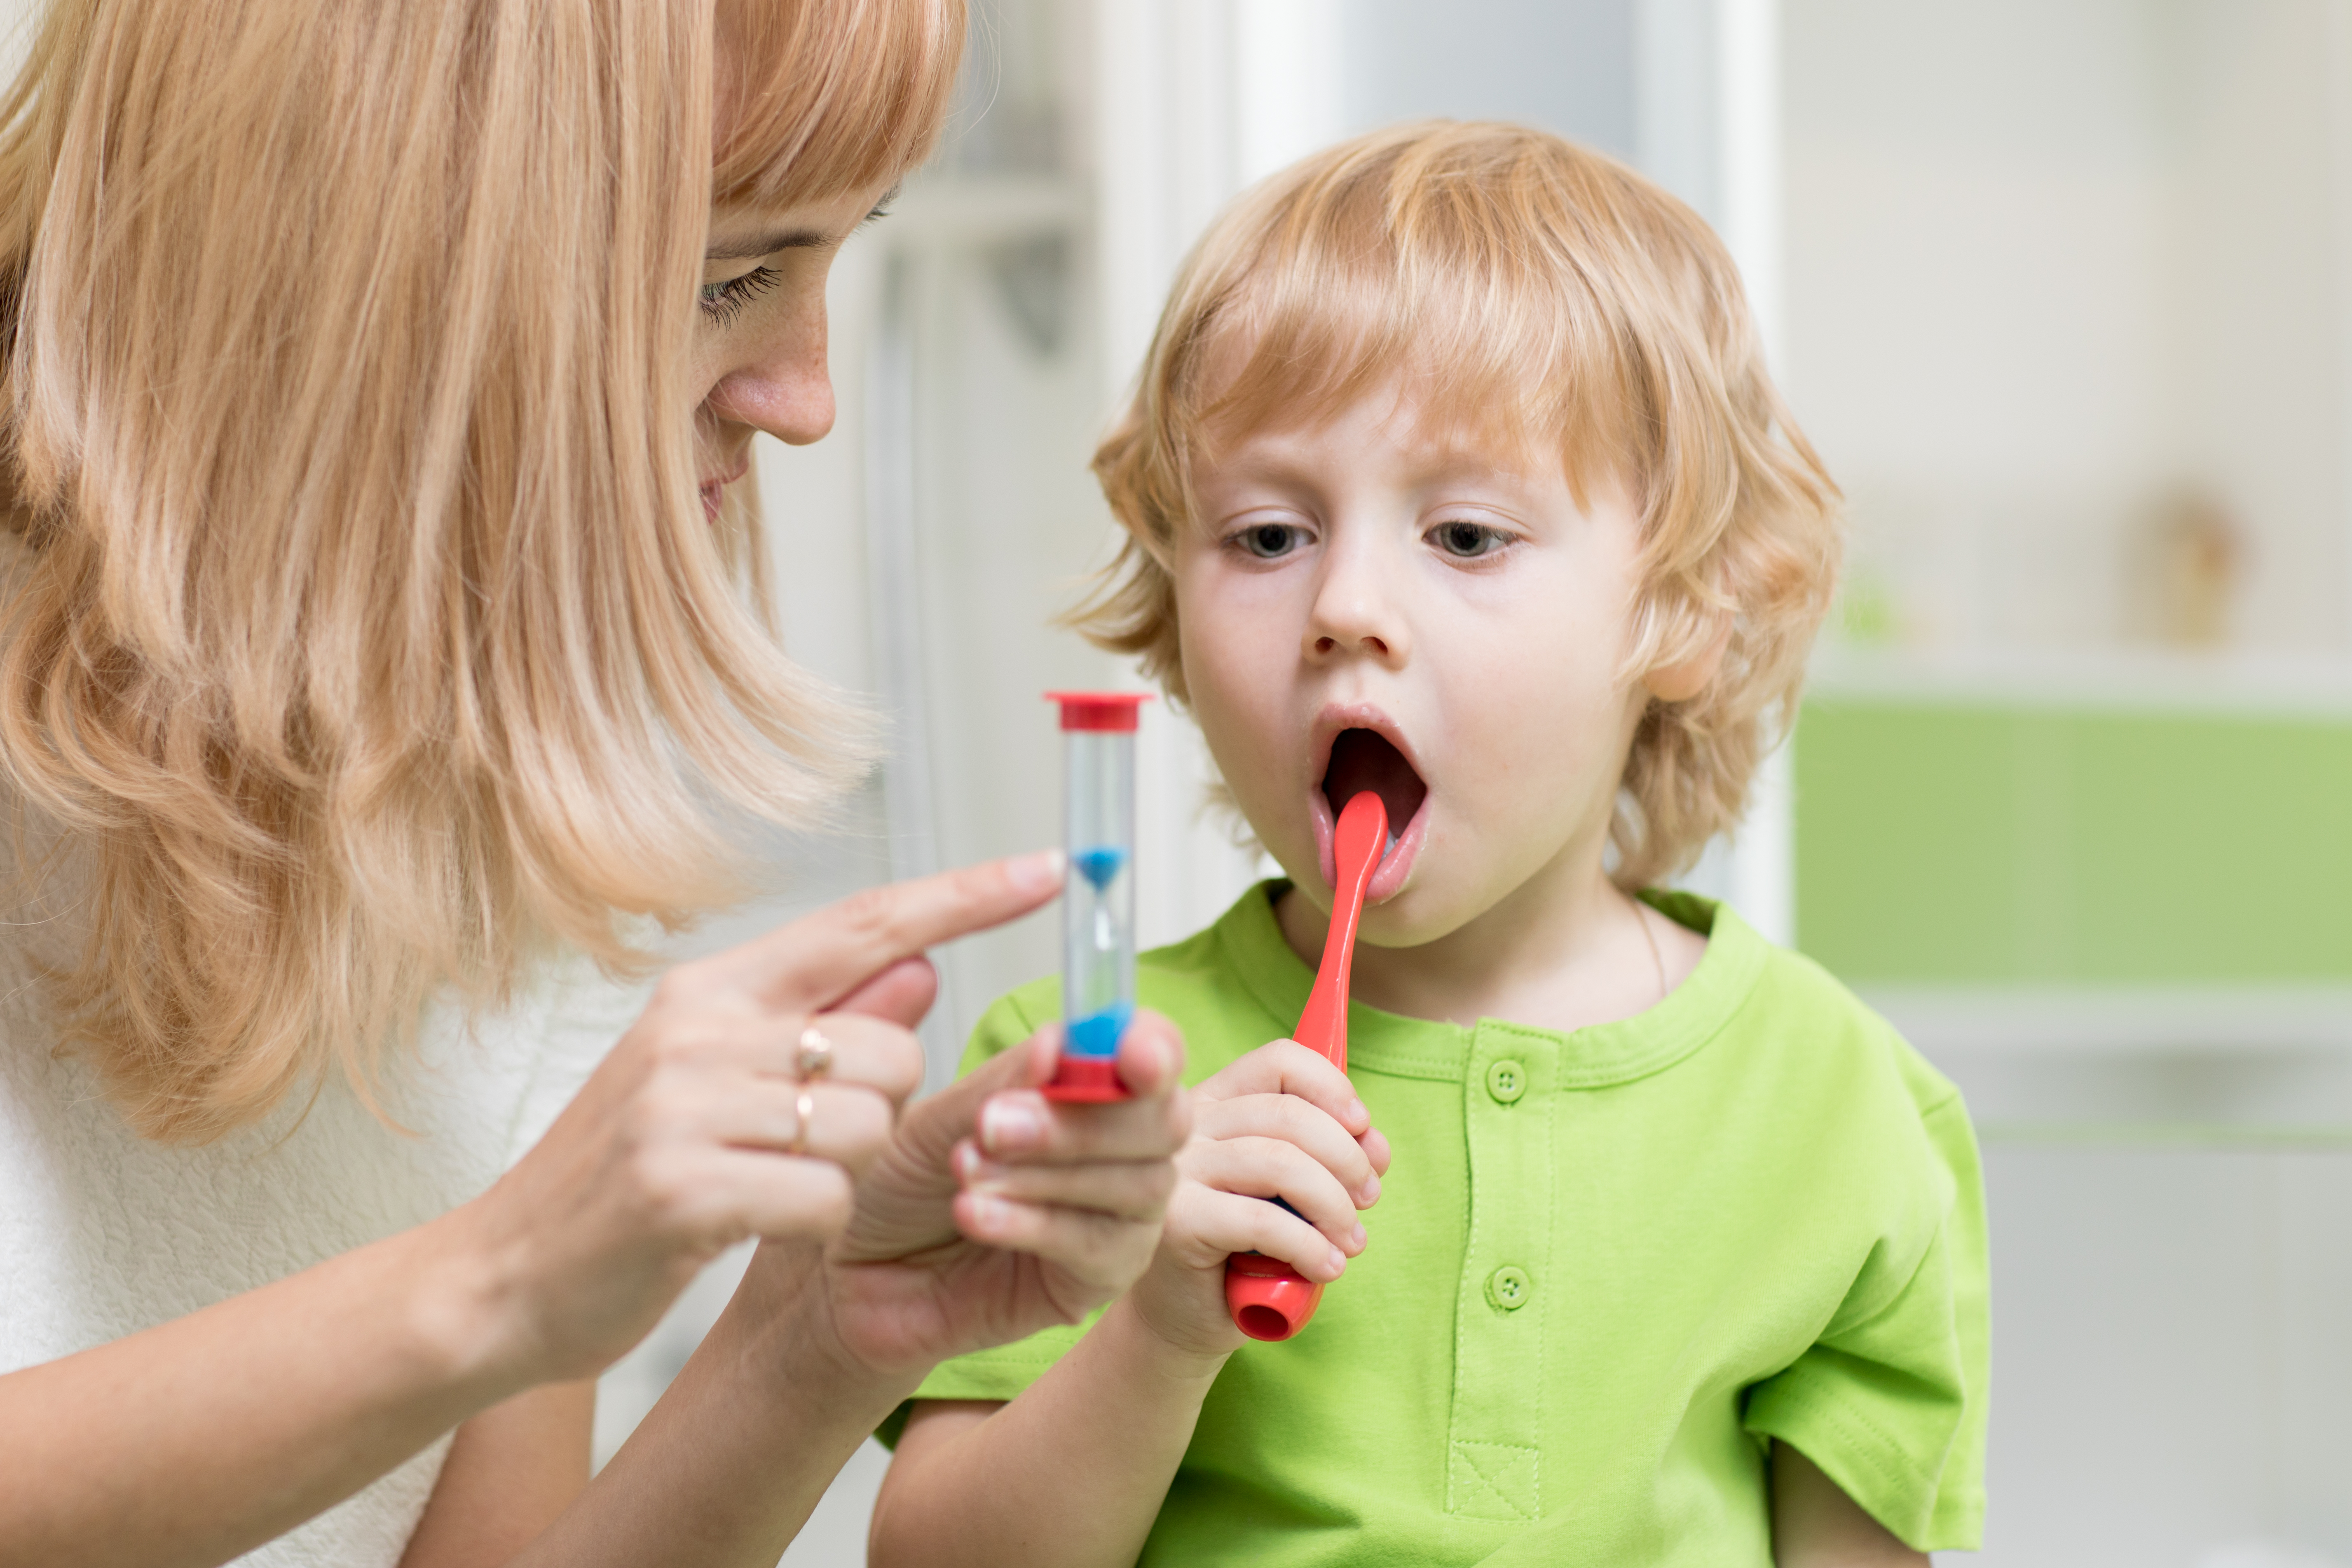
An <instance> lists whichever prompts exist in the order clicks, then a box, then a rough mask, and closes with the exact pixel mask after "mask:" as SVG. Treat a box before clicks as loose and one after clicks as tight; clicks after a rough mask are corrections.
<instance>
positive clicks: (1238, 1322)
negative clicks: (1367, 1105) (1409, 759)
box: [1225, 790, 1389, 1340]
mask: <svg viewBox="0 0 2352 1568" xmlns="http://www.w3.org/2000/svg"><path fill="white" fill-rule="evenodd" d="M1388 837H1389V812H1388V807H1387V806H1386V805H1382V804H1381V797H1380V796H1379V795H1375V794H1373V793H1372V792H1371V791H1370V790H1366V791H1364V792H1363V793H1362V794H1360V795H1357V796H1356V797H1355V798H1354V799H1352V800H1350V801H1349V802H1348V804H1347V806H1346V808H1345V809H1343V810H1342V811H1341V812H1340V813H1339V826H1338V827H1337V828H1335V829H1334V830H1333V832H1332V834H1331V861H1332V867H1333V869H1334V870H1335V871H1337V873H1338V875H1339V885H1338V886H1337V887H1336V888H1334V889H1332V892H1333V895H1334V896H1333V898H1332V900H1331V929H1330V930H1329V931H1328V932H1326V933H1325V935H1324V938H1323V963H1322V966H1321V967H1320V968H1319V969H1318V970H1317V972H1316V974H1315V989H1314V990H1313V991H1311V992H1309V993H1308V994H1307V1011H1305V1012H1304V1013H1301V1014H1300V1015H1299V1016H1298V1028H1297V1032H1296V1033H1295V1034H1294V1035H1293V1036H1292V1038H1294V1039H1296V1040H1297V1042H1298V1043H1299V1044H1300V1045H1302V1046H1305V1047H1307V1049H1308V1050H1310V1051H1320V1052H1322V1053H1323V1055H1324V1056H1325V1057H1327V1058H1329V1059H1330V1062H1331V1065H1332V1066H1333V1067H1336V1068H1339V1070H1340V1071H1341V1072H1346V1071H1347V1070H1348V964H1349V960H1350V959H1352V958H1353V957H1354V956H1355V952H1356V921H1357V920H1358V918H1359V917H1360V916H1361V915H1362V914H1363V912H1364V889H1365V888H1366V887H1367V886H1368V885H1369V884H1370V882H1371V879H1372V869H1373V868H1374V867H1376V866H1378V865H1379V864H1380V863H1381V855H1382V853H1383V852H1384V851H1385V850H1386V849H1387V848H1388ZM1276 1201H1279V1200H1276ZM1321 1300H1323V1287H1322V1286H1320V1285H1318V1284H1316V1283H1315V1282H1314V1281H1313V1280H1310V1279H1307V1278H1306V1277H1305V1276H1303V1275H1301V1274H1300V1273H1298V1271H1297V1270H1296V1269H1294V1268H1291V1267H1290V1265H1289V1264H1287V1263H1285V1262H1283V1261H1282V1260H1281V1259H1280V1258H1268V1257H1265V1255H1264V1254H1262V1253H1256V1252H1236V1253H1234V1255H1233V1256H1232V1257H1231V1258H1227V1259H1225V1310H1227V1311H1228V1312H1231V1313H1232V1314H1233V1318H1234V1327H1235V1328H1237V1329H1239V1330H1241V1331H1242V1332H1244V1333H1245V1334H1247V1335H1248V1336H1249V1337H1250V1338H1252V1339H1254V1340H1286V1339H1288V1338H1289V1337H1290V1336H1291V1335H1293V1334H1295V1333H1297V1331H1299V1330H1301V1329H1303V1328H1305V1327H1306V1326H1307V1319H1309V1318H1311V1317H1313V1316H1314V1315H1315V1308H1316V1306H1317V1304H1318V1302H1320V1301H1321Z"/></svg>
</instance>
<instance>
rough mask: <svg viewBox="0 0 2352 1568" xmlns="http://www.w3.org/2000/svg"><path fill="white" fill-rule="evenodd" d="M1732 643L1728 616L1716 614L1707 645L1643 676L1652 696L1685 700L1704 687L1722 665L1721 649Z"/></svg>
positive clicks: (1669, 700) (1665, 700)
mask: <svg viewBox="0 0 2352 1568" xmlns="http://www.w3.org/2000/svg"><path fill="white" fill-rule="evenodd" d="M1730 646H1731V617H1730V616H1717V620H1716V627H1715V635H1714V636H1713V637H1709V638H1707V639H1706V647H1703V648H1701V649H1699V650H1698V651H1697V652H1696V653H1695V654H1693V655H1691V656H1690V657H1689V658H1685V659H1683V660H1681V661H1680V662H1678V663H1675V664H1667V665H1661V666H1659V667H1658V668H1655V669H1654V670H1652V671H1650V673H1649V674H1648V675H1646V676H1644V677H1643V678H1642V684H1643V686H1644V687H1646V688H1648V689H1649V693H1650V695H1651V696H1653V697H1654V698H1656V699H1657V700H1659V701H1661V702H1687V701H1689V700H1691V699H1692V698H1694V697H1696V696H1697V695H1698V694H1699V693H1700V692H1702V691H1705V690H1706V689H1707V685H1708V683H1709V682H1711V681H1713V680H1714V679H1715V672H1716V671H1717V670H1718V669H1721V668H1723V655H1724V650H1725V649H1727V648H1728V647H1730Z"/></svg>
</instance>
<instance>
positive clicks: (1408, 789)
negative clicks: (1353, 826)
mask: <svg viewBox="0 0 2352 1568" xmlns="http://www.w3.org/2000/svg"><path fill="white" fill-rule="evenodd" d="M1366 790H1370V791H1371V792H1372V793H1373V794H1375V795H1379V796H1380V797H1381V805H1383V806H1385V807H1386V808H1387V810H1388V816H1389V843H1388V847H1387V850H1386V851H1385V853H1384V855H1383V858H1382V859H1381V866H1380V868H1379V869H1378V870H1376V871H1374V872H1373V873H1372V881H1371V886H1370V888H1368V889H1365V897H1366V899H1367V900H1369V901H1370V902H1373V903H1378V902H1379V901H1381V900H1383V899H1386V898H1389V897H1391V896H1392V895H1393V894H1394V893H1395V892H1396V891H1397V889H1400V888H1402V887H1403V886H1404V879H1405V876H1406V874H1407V873H1408V872H1409V871H1411V869H1412V859H1413V857H1414V855H1415V853H1417V852H1418V851H1419V849H1420V847H1421V840H1422V837H1423V826H1424V825H1423V823H1422V822H1421V821H1420V816H1421V808H1422V805H1423V803H1424V802H1425V801H1427V800H1428V798H1429V785H1428V784H1424V783H1423V782H1422V777H1421V774H1419V773H1416V772H1414V771H1413V766H1412V763H1409V762H1407V761H1406V760H1405V755H1404V753H1403V752H1401V751H1399V750H1397V748H1396V744H1395V742H1392V741H1391V740H1390V739H1389V738H1388V737H1387V736H1386V735H1383V734H1381V732H1380V731H1377V730H1360V729H1351V730H1342V731H1339V734H1338V735H1337V736H1335V737H1333V739H1332V742H1331V758H1330V761H1329V762H1328V763H1326V764H1325V765H1324V769H1323V784H1322V790H1321V794H1322V797H1323V798H1322V800H1321V801H1320V802H1319V803H1318V805H1320V806H1321V807H1322V809H1320V810H1318V812H1316V814H1315V817H1316V825H1315V828H1316V831H1315V837H1316V839H1317V847H1318V849H1319V850H1320V851H1321V858H1322V860H1323V878H1324V880H1325V881H1326V882H1327V883H1328V882H1329V881H1331V880H1332V879H1333V878H1334V876H1335V875H1336V871H1335V868H1334V867H1333V865H1332V863H1331V825H1332V824H1333V823H1334V822H1336V821H1337V820H1338V819H1339V813H1340V811H1341V810H1343V809H1344V808H1345V807H1346V805H1347V804H1348V803H1349V801H1351V800H1353V799H1355V798H1356V796H1357V795H1360V794H1362V793H1363V792H1364V791H1366Z"/></svg>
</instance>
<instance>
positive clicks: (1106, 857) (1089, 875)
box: [1070, 844, 1127, 888]
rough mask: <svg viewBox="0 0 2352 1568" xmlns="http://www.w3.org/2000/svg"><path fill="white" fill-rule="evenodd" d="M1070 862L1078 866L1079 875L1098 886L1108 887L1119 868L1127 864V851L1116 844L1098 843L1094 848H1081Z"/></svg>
mask: <svg viewBox="0 0 2352 1568" xmlns="http://www.w3.org/2000/svg"><path fill="white" fill-rule="evenodd" d="M1070 864H1071V865H1073V866H1076V868H1078V875H1079V876H1081V877H1084V878H1085V879H1087V881H1089V882H1092V883H1093V884H1094V885H1095V886H1096V887H1097V888H1107V887H1108V886H1110V879H1112V878H1113V877H1116V876H1118V868H1120V867H1121V866H1124V865H1126V864H1127V851H1126V850H1124V849H1121V848H1119V847H1117V846H1116V845H1110V844H1098V845H1097V846H1096V847H1094V848H1092V849H1081V850H1079V851H1078V852H1077V853H1076V855H1073V856H1071V857H1070Z"/></svg>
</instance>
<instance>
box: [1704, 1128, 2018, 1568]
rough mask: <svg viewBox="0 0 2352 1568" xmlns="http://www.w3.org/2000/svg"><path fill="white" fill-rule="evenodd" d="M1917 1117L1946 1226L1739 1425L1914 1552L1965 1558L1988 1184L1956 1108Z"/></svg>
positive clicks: (1972, 1514) (1972, 1502)
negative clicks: (1942, 1192)
mask: <svg viewBox="0 0 2352 1568" xmlns="http://www.w3.org/2000/svg"><path fill="white" fill-rule="evenodd" d="M1921 1120H1922V1122H1923V1124H1924V1127H1925V1130H1926V1131H1927V1141H1928V1143H1929V1145H1930V1147H1931V1148H1932V1149H1933V1151H1934V1152H1935V1155H1936V1156H1937V1160H1938V1161H1939V1163H1941V1165H1942V1167H1943V1169H1944V1171H1945V1172H1946V1173H1948V1176H1949V1178H1950V1181H1949V1185H1948V1188H1947V1189H1946V1190H1947V1191H1948V1193H1949V1194H1950V1197H1949V1201H1948V1204H1947V1205H1945V1206H1944V1210H1943V1214H1942V1218H1941V1223H1940V1224H1939V1225H1937V1226H1936V1227H1935V1228H1934V1230H1933V1232H1932V1234H1931V1235H1930V1236H1929V1237H1928V1239H1927V1246H1926V1247H1925V1248H1924V1249H1923V1250H1920V1251H1918V1252H1917V1253H1916V1264H1914V1265H1913V1266H1912V1267H1910V1268H1909V1270H1908V1273H1907V1275H1906V1276H1904V1277H1902V1278H1900V1279H1895V1280H1891V1281H1890V1280H1888V1279H1885V1278H1884V1277H1881V1278H1877V1279H1874V1278H1873V1277H1872V1276H1873V1271H1872V1270H1871V1269H1868V1268H1866V1269H1865V1270H1864V1275H1863V1278H1862V1279H1858V1280H1857V1281H1856V1282H1855V1286H1854V1291H1853V1295H1851V1296H1850V1297H1849V1298H1848V1309H1849V1310H1848V1311H1841V1312H1840V1313H1839V1314H1838V1315H1837V1316H1836V1317H1835V1318H1833V1319H1832V1321H1831V1323H1830V1325H1829V1327H1828V1329H1827V1330H1826V1331H1824V1332H1823V1334H1822V1337H1821V1338H1820V1339H1819V1340H1817V1341H1816V1342H1814V1343H1813V1344H1812V1345H1811V1347H1810V1348H1809V1349H1807V1350H1806V1351H1805V1352H1804V1353H1803V1354H1802V1355H1801V1356H1799V1357H1798V1358H1797V1360H1796V1362H1795V1363H1793V1364H1792V1365H1790V1367H1789V1368H1788V1369H1787V1370H1786V1371H1784V1372H1781V1373H1778V1374H1777V1375H1775V1376H1773V1377H1771V1378H1769V1379H1767V1380H1765V1381H1764V1382H1762V1383H1760V1384H1756V1385H1755V1386H1754V1387H1753V1388H1752V1389H1751V1390H1750V1391H1749V1394H1748V1406H1747V1415H1746V1424H1747V1427H1748V1431H1749V1432H1751V1433H1753V1434H1755V1435H1756V1436H1758V1437H1759V1438H1765V1437H1770V1438H1777V1439H1779V1440H1780V1442H1783V1443H1786V1444H1788V1445H1789V1446H1790V1447H1793V1448H1796V1449H1798V1450H1800V1451H1801V1452H1802V1453H1803V1454H1804V1456H1805V1457H1806V1458H1809V1459H1811V1461H1812V1462H1813V1463H1814V1464H1816V1465H1818V1466H1820V1467H1821V1468H1822V1472H1823V1473H1824V1474H1826V1475H1827V1476H1828V1477H1829V1478H1830V1479H1832V1481H1835V1482H1836V1483H1837V1484H1838V1486H1839V1487H1840V1488H1842V1489H1843V1490H1844V1492H1845V1494H1846V1495H1847V1496H1848V1497H1850V1498H1852V1499H1853V1500H1854V1501H1855V1502H1856V1503H1858V1504H1859V1505H1861V1507H1862V1508H1864V1510H1867V1511H1868V1512H1869V1513H1870V1515H1871V1516H1872V1517H1873V1518H1874V1519H1876V1520H1877V1521H1879V1522H1880V1523H1881V1524H1884V1525H1885V1527H1886V1528H1887V1529H1888V1530H1890V1531H1893V1532H1894V1533H1895V1535H1897V1536H1899V1537H1901V1538H1902V1540H1903V1542H1905V1544H1906V1545H1908V1546H1910V1547H1911V1548H1912V1549H1914V1550H1915V1551H1920V1552H1928V1551H1974V1550H1976V1549H1977V1547H1978V1546H1979V1542H1980V1541H1981V1538H1982V1535H1983V1531H1984V1445H1985V1395H1986V1388H1987V1379H1988V1375H1989V1373H1990V1321H1989V1289H1990V1268H1989V1264H1988V1261H1987V1257H1986V1241H1985V1217H1984V1182H1983V1178H1982V1174H1981V1173H1980V1171H1979V1165H1978V1159H1977V1148H1976V1138H1975V1135H1974V1134H1973V1133H1972V1132H1971V1131H1970V1130H1969V1121H1968V1113H1967V1111H1966V1110H1965V1109H1964V1108H1963V1106H1962V1104H1961V1102H1960V1100H1959V1099H1958V1097H1957V1096H1953V1097H1951V1098H1950V1099H1948V1100H1945V1101H1944V1102H1943V1103H1941V1104H1940V1105H1938V1106H1937V1107H1935V1108H1934V1109H1932V1110H1927V1111H1926V1112H1925V1113H1923V1115H1922V1119H1921ZM1939 1185H1941V1184H1940V1183H1939ZM1890 1286H1891V1289H1890Z"/></svg>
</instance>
